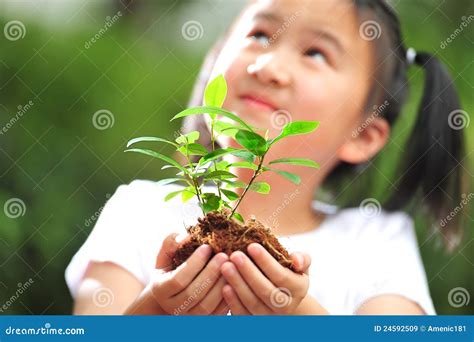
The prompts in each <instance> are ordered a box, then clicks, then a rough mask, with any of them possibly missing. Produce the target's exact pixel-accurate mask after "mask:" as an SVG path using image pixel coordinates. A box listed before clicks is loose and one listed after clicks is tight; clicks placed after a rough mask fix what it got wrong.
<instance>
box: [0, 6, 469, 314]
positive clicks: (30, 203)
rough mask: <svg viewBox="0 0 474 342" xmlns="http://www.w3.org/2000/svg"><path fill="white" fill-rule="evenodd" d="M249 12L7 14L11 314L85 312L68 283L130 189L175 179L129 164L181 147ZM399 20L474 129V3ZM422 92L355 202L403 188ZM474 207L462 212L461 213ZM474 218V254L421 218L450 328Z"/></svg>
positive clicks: (2, 229) (5, 9)
mask: <svg viewBox="0 0 474 342" xmlns="http://www.w3.org/2000/svg"><path fill="white" fill-rule="evenodd" d="M243 5H244V2H243V1H240V0H225V1H224V0H193V1H184V0H174V1H171V0H170V1H168V0H159V1H151V0H150V1H145V0H141V1H140V0H135V1H133V0H128V1H126V0H121V1H118V0H115V1H112V0H109V1H105V0H103V1H99V0H95V1H73V0H55V1H53V0H48V1H41V0H38V1H33V0H31V1H5V0H2V1H0V129H2V133H0V309H1V311H0V313H1V314H68V313H70V312H71V308H72V300H71V297H70V295H69V292H68V289H67V287H66V285H65V282H64V270H65V267H66V266H67V264H68V262H69V261H70V259H71V257H72V256H73V254H74V253H75V252H76V251H77V250H78V248H79V247H80V246H81V244H82V243H83V242H84V241H85V239H86V237H87V236H88V234H89V232H90V231H91V229H92V227H93V225H94V221H95V219H96V217H97V215H98V213H100V210H101V208H102V207H103V205H104V203H105V202H106V200H107V198H108V197H110V195H111V194H112V193H113V192H114V191H115V189H116V188H117V186H118V185H120V184H124V183H128V182H130V181H131V180H133V179H137V178H139V179H154V180H157V179H159V178H162V177H163V176H165V175H166V174H165V173H163V171H160V167H161V164H160V163H159V162H153V161H152V160H151V158H145V157H143V158H141V157H136V158H131V155H129V154H125V153H123V152H122V151H123V149H124V146H125V144H126V142H127V141H128V140H129V139H130V138H131V137H136V136H140V135H158V136H172V134H173V132H174V131H176V130H177V129H179V126H178V125H179V123H170V122H169V119H170V117H171V115H172V114H175V113H177V112H178V111H180V110H182V109H184V108H185V106H186V105H187V102H188V99H189V96H190V93H191V89H192V86H193V83H194V81H195V79H196V78H197V75H198V73H199V68H200V65H201V63H202V61H203V58H204V56H205V54H206V52H207V51H208V49H209V48H210V46H211V45H212V44H213V42H214V41H215V40H216V39H217V38H218V37H219V36H220V34H221V33H222V32H223V31H224V30H225V29H226V28H227V27H228V25H229V23H231V22H232V19H233V18H234V17H235V16H236V15H237V13H238V12H239V10H240V9H241V8H242V7H243ZM394 6H395V7H396V8H397V10H398V11H399V13H400V15H401V21H402V24H403V32H404V36H405V43H406V45H407V46H414V47H416V48H417V49H418V50H427V51H431V52H434V53H436V54H437V55H438V56H439V57H440V58H441V59H442V60H443V61H444V62H445V63H446V65H447V66H448V68H449V70H450V72H451V73H452V75H453V78H454V80H455V81H454V82H455V85H456V87H457V88H458V89H459V92H460V94H461V99H462V104H463V108H464V110H465V113H466V114H467V115H468V116H467V118H468V119H469V118H470V117H472V113H474V99H473V96H472V95H473V88H474V63H473V56H474V45H473V44H474V17H472V15H473V14H474V3H473V2H472V1H470V0H435V1H432V0H430V1H428V0H414V1H411V0H410V1H408V0H406V1H405V0H403V1H394ZM463 22H467V25H465V26H463V24H462V23H463ZM189 26H191V29H190V28H189ZM460 26H463V29H462V31H459V28H460ZM453 35H454V39H452V41H451V42H449V43H447V44H446V43H444V46H443V42H445V41H446V39H447V38H448V37H452V36H453ZM93 39H95V41H93ZM412 69H413V68H412ZM410 80H411V81H410V82H411V87H412V92H411V97H410V101H409V103H408V104H407V105H406V108H405V110H404V118H405V119H404V120H400V121H399V123H398V124H397V126H396V127H395V130H394V133H393V135H392V137H391V140H390V143H389V146H388V147H387V149H386V153H384V154H383V155H382V156H381V157H378V158H377V159H376V160H375V163H374V166H375V167H371V168H369V169H368V170H367V171H366V172H365V173H364V174H363V175H362V177H361V178H360V180H359V181H358V182H355V184H353V185H352V186H350V187H348V188H347V189H346V190H345V191H346V193H347V194H351V193H352V192H353V191H355V190H360V189H363V190H364V191H365V196H367V197H374V198H377V196H381V195H383V194H384V192H385V191H386V189H387V188H389V187H390V180H391V179H393V176H392V175H393V170H394V166H395V162H396V160H397V158H396V156H397V155H398V154H399V153H400V149H402V148H403V146H404V142H405V139H406V138H407V136H408V134H409V132H410V127H411V124H412V122H413V117H414V113H415V112H416V106H417V104H418V103H419V101H420V96H421V86H422V83H423V72H422V71H421V70H420V69H416V68H415V69H414V70H411V71H410ZM464 129H465V133H466V136H467V140H468V141H467V143H468V146H467V152H468V157H467V158H466V159H465V160H464V163H465V166H464V167H465V169H466V171H467V175H468V178H469V180H470V181H471V180H472V178H473V175H474V167H473V165H474V164H473V158H472V157H473V156H474V155H473V153H472V152H473V149H474V122H471V123H470V125H469V122H467V123H466V124H465V127H464ZM352 187H354V188H352ZM355 187H358V189H355ZM472 192H473V189H472V187H471V188H470V193H472ZM342 195H345V194H342ZM343 197H344V196H341V198H343ZM461 200H462V199H453V209H454V208H455V207H456V206H457V205H458V204H459V203H460V202H461ZM7 208H8V209H7ZM473 218H474V209H473V206H471V209H470V211H469V212H468V213H467V217H466V221H465V227H466V233H465V235H464V238H463V241H462V243H461V246H460V247H459V249H458V250H456V251H455V252H453V253H451V254H449V253H446V252H445V251H443V249H442V248H441V247H440V240H439V238H438V237H437V236H435V235H432V234H430V233H429V230H428V228H429V227H427V225H426V224H425V222H424V218H423V217H416V226H417V234H418V240H419V244H420V248H421V253H422V257H423V260H424V264H425V267H426V271H427V277H428V280H429V285H430V289H431V294H432V297H433V299H434V303H435V306H436V310H437V312H438V313H439V314H469V313H471V314H472V313H473V312H474V310H473V308H474V305H473V302H474V299H472V298H471V297H472V296H474V285H473V284H474V272H473V271H474V269H473V267H474V255H473V230H474V229H473V228H474V220H473ZM459 288H460V289H461V292H462V293H461V292H458V293H461V295H462V296H463V298H461V301H457V302H456V301H454V299H453V292H452V291H459ZM20 290H21V291H20ZM20 292H21V293H20ZM450 292H451V294H450ZM466 294H467V296H466Z"/></svg>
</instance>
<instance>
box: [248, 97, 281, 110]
mask: <svg viewBox="0 0 474 342" xmlns="http://www.w3.org/2000/svg"><path fill="white" fill-rule="evenodd" d="M240 98H241V99H242V101H243V102H244V103H245V104H246V105H247V106H249V107H253V108H256V109H259V110H264V111H270V112H274V111H276V110H277V108H276V107H275V106H274V105H272V104H271V103H269V102H266V101H264V100H261V99H258V98H256V97H254V96H252V95H244V96H241V97H240Z"/></svg>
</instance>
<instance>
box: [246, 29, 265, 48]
mask: <svg viewBox="0 0 474 342" xmlns="http://www.w3.org/2000/svg"><path fill="white" fill-rule="evenodd" d="M250 37H251V38H253V39H254V40H255V41H257V42H259V43H260V44H262V45H268V44H269V38H268V35H267V34H266V33H265V32H263V31H256V32H255V33H253V34H251V35H250Z"/></svg>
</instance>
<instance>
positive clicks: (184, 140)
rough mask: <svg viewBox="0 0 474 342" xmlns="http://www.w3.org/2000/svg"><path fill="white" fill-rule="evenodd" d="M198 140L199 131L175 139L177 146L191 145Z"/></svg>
mask: <svg viewBox="0 0 474 342" xmlns="http://www.w3.org/2000/svg"><path fill="white" fill-rule="evenodd" d="M198 139H199V131H192V132H189V133H186V134H181V135H180V136H179V137H177V138H176V140H175V141H176V142H177V143H178V144H192V143H193V142H195V141H196V140H198Z"/></svg>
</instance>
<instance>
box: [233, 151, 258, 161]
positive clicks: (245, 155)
mask: <svg viewBox="0 0 474 342" xmlns="http://www.w3.org/2000/svg"><path fill="white" fill-rule="evenodd" d="M231 154H232V155H233V156H236V157H238V158H241V159H243V160H246V161H248V162H250V163H253V162H254V161H255V158H256V157H257V156H256V155H255V154H253V153H252V152H249V151H246V150H236V151H234V152H232V153H231Z"/></svg>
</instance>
